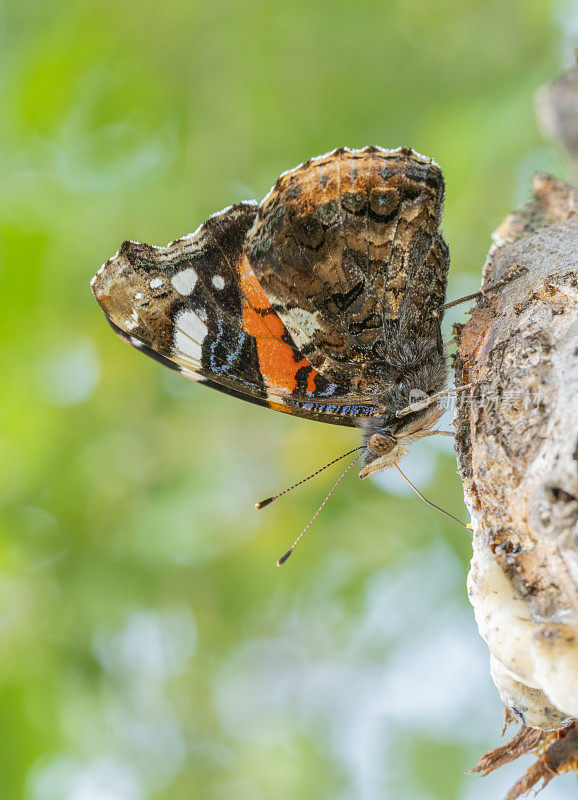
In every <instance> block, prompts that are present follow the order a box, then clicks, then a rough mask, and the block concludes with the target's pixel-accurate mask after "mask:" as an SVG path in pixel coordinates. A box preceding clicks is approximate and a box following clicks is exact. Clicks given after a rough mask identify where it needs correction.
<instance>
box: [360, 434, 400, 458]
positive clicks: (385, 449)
mask: <svg viewBox="0 0 578 800" xmlns="http://www.w3.org/2000/svg"><path fill="white" fill-rule="evenodd" d="M396 445H397V441H396V440H395V439H394V437H393V436H388V435H385V436H384V435H383V434H381V433H375V434H374V435H373V436H372V437H371V439H370V440H369V442H368V443H367V446H368V447H369V449H370V450H371V451H372V452H373V453H376V454H377V455H380V456H385V455H387V454H388V453H391V451H392V450H393V449H394V447H395V446H396Z"/></svg>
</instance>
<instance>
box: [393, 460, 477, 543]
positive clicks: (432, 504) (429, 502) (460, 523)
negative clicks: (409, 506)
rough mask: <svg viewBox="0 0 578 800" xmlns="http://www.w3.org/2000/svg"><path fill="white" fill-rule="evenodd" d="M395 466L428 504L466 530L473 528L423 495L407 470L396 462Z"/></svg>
mask: <svg viewBox="0 0 578 800" xmlns="http://www.w3.org/2000/svg"><path fill="white" fill-rule="evenodd" d="M394 467H395V468H396V470H397V471H398V472H399V474H400V475H401V476H402V477H403V478H404V479H405V480H406V481H407V482H408V483H409V485H410V486H411V488H412V489H413V490H414V492H415V493H416V494H417V495H418V496H419V497H421V499H422V500H423V501H424V503H427V504H428V506H431V507H432V508H437V510H438V511H441V512H442V514H445V515H446V517H450V518H451V519H453V520H455V521H456V522H457V523H458V524H459V525H461V526H462V527H463V528H465V529H466V530H468V531H471V530H472V529H471V527H470V526H469V525H466V523H465V522H462V521H461V519H458V518H457V517H454V515H453V514H450V512H449V511H446V510H445V508H440V507H439V506H436V504H435V503H432V501H431V500H428V499H427V497H424V496H423V494H422V493H421V492H420V490H419V489H418V488H417V486H414V484H413V483H412V482H411V481H410V479H409V478H408V477H407V475H406V474H405V472H402V470H401V468H400V467H399V466H398V465H397V464H394Z"/></svg>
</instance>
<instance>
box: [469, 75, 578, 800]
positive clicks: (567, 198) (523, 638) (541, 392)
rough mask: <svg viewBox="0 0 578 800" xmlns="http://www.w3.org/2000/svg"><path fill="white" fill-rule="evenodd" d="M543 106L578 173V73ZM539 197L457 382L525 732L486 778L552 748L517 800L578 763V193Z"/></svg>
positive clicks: (542, 186)
mask: <svg viewBox="0 0 578 800" xmlns="http://www.w3.org/2000/svg"><path fill="white" fill-rule="evenodd" d="M560 85H562V87H563V91H561V90H560ZM569 87H570V88H569ZM571 90H573V91H574V94H572V91H571ZM560 97H562V99H563V107H559V106H557V105H556V103H557V102H562V101H559V98H560ZM572 98H573V100H572ZM537 108H538V113H539V114H544V113H546V112H547V115H549V116H548V120H549V123H548V124H550V128H548V124H544V127H545V128H546V129H547V130H553V131H554V132H556V133H557V135H561V134H560V130H561V126H562V125H563V124H564V125H565V128H564V136H563V140H564V141H565V142H566V144H567V145H568V146H569V147H570V148H572V147H574V145H575V146H576V150H575V151H573V152H571V155H572V156H573V157H574V158H575V159H577V160H576V163H578V158H577V157H578V69H574V70H573V71H571V73H569V74H568V75H567V76H562V78H559V79H557V81H555V82H554V83H553V84H552V86H551V87H548V88H547V89H542V90H540V92H539V93H538V102H537ZM544 109H546V112H545V111H544ZM553 119H554V120H557V121H558V122H557V127H556V125H554V124H553V123H552V120H553ZM560 120H562V122H560ZM568 120H571V124H570V125H569V124H568ZM572 125H574V128H572ZM532 192H533V198H532V200H531V201H530V202H529V203H527V204H526V205H525V206H523V207H522V208H520V209H518V211H515V212H514V213H512V214H510V215H508V217H506V219H505V220H504V222H503V223H502V225H501V226H500V227H499V228H498V230H497V231H496V232H495V233H494V236H493V241H494V244H493V246H492V247H491V249H490V252H489V254H488V258H487V261H486V264H485V266H484V271H483V281H482V289H483V290H484V291H485V294H484V295H483V296H482V297H481V298H480V300H478V302H477V304H476V307H475V309H474V310H473V313H472V316H471V319H470V320H469V322H468V323H467V324H466V325H464V326H463V327H460V328H459V329H458V330H457V331H456V333H457V339H458V353H457V355H456V359H455V371H456V384H461V383H470V382H473V383H474V384H475V386H474V388H473V389H471V390H470V391H469V392H468V394H467V395H466V396H462V397H461V398H460V403H459V406H458V409H457V415H456V447H457V453H458V467H459V472H460V476H461V478H462V481H463V485H464V494H465V499H466V503H467V505H468V508H469V510H470V513H471V524H472V528H473V558H472V563H471V569H470V574H469V578H468V593H469V596H470V600H471V602H472V605H473V607H474V612H475V617H476V622H477V624H478V629H479V631H480V634H481V635H482V636H483V638H484V639H485V641H486V642H487V644H488V647H489V650H490V666H491V672H492V677H493V679H494V682H495V684H496V686H497V688H498V691H499V692H500V696H501V698H502V700H503V702H504V704H505V705H506V707H507V709H509V713H510V714H511V715H512V714H513V715H514V717H516V718H517V719H518V720H519V721H520V722H522V723H523V725H524V726H525V728H523V729H522V730H521V731H520V733H519V734H517V736H516V737H514V739H513V740H512V742H510V743H508V744H507V745H504V746H502V747H501V748H497V750H495V751H492V752H491V753H488V754H486V756H484V757H483V758H482V760H481V762H480V764H479V765H478V767H476V770H475V771H479V772H487V771H491V770H492V769H495V768H496V767H497V766H500V765H501V764H502V763H506V762H507V761H510V760H512V759H513V758H516V757H517V756H518V755H520V754H522V753H524V752H528V751H533V750H534V749H536V748H537V747H538V746H540V747H541V748H542V750H543V749H544V747H545V745H546V744H547V743H548V742H549V739H552V740H553V743H551V744H550V746H549V749H546V750H545V751H544V752H543V753H542V755H541V756H540V757H539V759H538V761H537V762H536V764H535V765H534V766H533V767H532V768H531V769H530V770H529V771H528V772H527V773H526V775H524V776H523V778H522V779H521V780H520V781H519V782H518V784H516V786H515V787H514V788H513V789H512V792H511V793H510V794H509V796H508V797H509V800H513V798H516V797H519V796H520V794H521V793H522V792H524V791H526V790H527V789H528V788H529V787H531V786H533V785H535V784H536V783H537V782H538V781H539V780H540V779H542V780H543V782H544V784H545V783H547V782H548V780H550V779H551V778H552V777H553V775H554V774H556V773H557V772H560V771H562V770H563V769H567V768H568V767H569V766H571V765H572V764H577V763H578V762H577V761H576V759H577V757H578V736H577V734H576V724H575V722H574V720H576V719H578V190H576V189H575V188H574V187H572V186H570V185H568V184H566V183H564V182H562V181H560V180H557V179H555V178H553V177H551V176H549V175H543V174H541V175H537V176H536V177H535V178H534V181H533V185H532ZM508 276H513V277H512V279H511V280H509V281H507V282H505V283H501V282H502V280H503V279H504V278H507V277H508ZM498 282H500V286H499V287H498V288H497V289H495V290H492V289H491V286H492V285H493V284H496V283H498ZM458 397H459V395H458ZM531 729H537V730H535V731H532V730H531ZM552 731H557V732H558V733H555V734H552V733H549V732H552ZM561 741H565V742H566V744H565V745H564V747H562V745H561V744H560V742H561ZM552 748H554V750H553V749H552ZM556 748H557V749H556ZM559 751H560V752H559Z"/></svg>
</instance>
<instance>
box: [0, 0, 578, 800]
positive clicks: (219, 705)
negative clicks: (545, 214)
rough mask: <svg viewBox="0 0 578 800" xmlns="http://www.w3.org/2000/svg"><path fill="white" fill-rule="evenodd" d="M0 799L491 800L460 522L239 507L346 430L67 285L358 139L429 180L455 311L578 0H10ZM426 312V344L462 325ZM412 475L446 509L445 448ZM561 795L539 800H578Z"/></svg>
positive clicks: (352, 491)
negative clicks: (186, 354) (420, 159)
mask: <svg viewBox="0 0 578 800" xmlns="http://www.w3.org/2000/svg"><path fill="white" fill-rule="evenodd" d="M0 21H1V26H0V35H1V39H0V157H1V165H2V178H1V180H0V360H1V373H0V375H1V377H0V385H1V391H0V499H1V512H0V652H1V655H0V741H1V742H2V745H1V747H0V787H1V788H0V796H1V798H2V800H20V798H24V800H169V799H170V800H205V798H207V799H208V798H211V800H212V799H213V798H214V799H216V800H225V798H227V800H228V799H229V798H232V797H234V798H240V799H241V800H269V798H275V800H297V799H298V800H308V799H309V798H311V800H313V799H315V800H317V799H318V798H327V799H329V800H350V799H353V798H355V800H389V798H395V799H396V800H399V799H400V798H401V799H402V800H403V799H404V798H411V800H486V799H487V800H493V799H494V798H499V797H501V796H502V795H503V794H504V792H505V789H506V787H507V786H508V785H509V784H511V783H512V782H513V779H514V778H515V777H516V776H517V775H518V773H519V772H520V770H521V769H522V767H524V766H526V765H527V763H528V762H525V763H523V764H518V765H516V766H515V767H513V768H510V769H506V770H504V771H503V772H502V773H501V774H498V775H495V776H492V777H490V778H487V779H484V780H482V779H480V778H476V777H468V776H466V775H464V770H466V769H467V768H468V767H470V766H472V765H473V764H474V763H475V761H476V758H477V756H478V755H479V754H480V753H481V752H483V751H484V750H485V749H487V748H489V747H491V746H493V745H494V744H496V743H497V742H498V741H499V729H500V725H501V706H500V703H499V701H498V698H497V694H496V692H495V690H494V689H493V686H492V684H491V681H490V678H489V674H488V658H487V653H486V651H485V646H484V645H483V643H482V642H481V640H480V639H479V637H478V635H477V632H476V628H475V625H474V622H473V617H472V611H471V609H470V607H469V605H468V603H467V598H466V592H465V574H466V570H467V564H468V559H469V554H470V548H469V543H468V537H467V535H465V534H464V531H463V529H461V528H460V527H459V526H457V525H456V524H455V523H453V522H451V521H449V520H447V519H446V518H444V517H443V516H442V515H440V514H437V513H435V512H434V511H432V510H431V509H429V508H428V507H426V506H425V505H424V504H423V503H421V502H420V501H419V500H417V499H416V498H415V497H414V496H410V495H409V494H408V492H407V487H405V486H404V485H402V484H401V480H400V479H399V476H396V475H391V476H385V477H382V478H380V479H378V480H375V481H366V482H364V483H363V484H362V483H361V482H360V481H359V480H358V479H357V478H356V477H355V475H354V474H350V476H348V478H347V480H346V481H344V483H343V484H342V486H341V487H340V488H339V490H338V492H336V493H335V495H334V497H333V498H332V500H331V502H330V503H329V504H328V505H327V507H326V509H325V510H324V511H323V514H322V515H321V516H320V518H319V519H318V521H317V522H316V524H315V527H314V528H313V529H312V531H311V533H310V534H309V535H308V538H307V539H306V540H305V541H304V542H303V543H302V546H301V548H300V550H298V551H297V553H296V554H295V555H294V557H293V558H292V559H291V561H290V562H289V563H288V564H287V565H286V566H285V567H284V568H283V569H276V568H275V559H276V557H277V556H278V555H279V554H280V553H282V552H284V550H285V549H286V548H287V546H288V544H289V543H290V542H291V541H292V539H293V538H294V537H295V535H296V534H297V533H298V532H299V530H300V529H301V528H302V527H303V525H304V524H305V523H306V522H307V521H308V519H309V518H310V516H311V515H312V514H313V512H314V511H315V509H316V507H317V505H318V504H319V502H320V501H321V500H322V499H323V497H324V496H325V493H326V491H327V487H328V486H329V485H330V484H331V483H332V481H333V480H334V479H335V478H334V476H333V475H330V474H328V473H324V475H323V477H321V476H320V477H319V478H318V479H316V480H315V481H311V482H310V483H308V484H307V485H306V486H304V487H303V488H301V489H300V490H299V492H295V493H294V494H292V495H290V496H288V497H287V498H284V499H283V500H282V501H279V503H278V504H275V505H273V506H271V507H270V508H268V509H267V510H266V511H263V512H262V513H260V514H257V513H256V512H255V511H254V510H253V508H252V506H253V503H254V502H255V501H256V500H258V499H260V498H262V497H264V496H267V495H269V494H271V493H272V492H274V491H275V490H278V489H281V488H283V487H284V486H286V485H288V484H290V483H292V482H293V481H295V480H298V479H299V478H301V477H303V476H304V475H306V474H307V473H308V472H309V471H311V470H312V469H314V468H316V467H317V466H319V465H320V464H322V463H324V462H325V461H327V460H329V459H331V458H332V457H334V456H335V455H337V454H338V453H340V452H342V451H343V450H345V449H347V448H349V447H353V446H355V444H356V443H357V434H356V433H355V431H348V430H345V429H339V428H333V427H331V426H324V425H320V424H318V423H310V422H307V421H302V420H298V419H292V418H289V417H287V416H285V415H282V414H274V413H273V412H269V411H266V410H263V409H259V408H256V407H254V406H250V405H245V404H243V403H241V402H239V401H237V400H233V399H231V398H227V397H225V396H223V395H220V394H217V393H211V392H210V391H208V390H205V389H203V388H202V387H199V386H197V385H194V384H192V383H189V382H187V381H185V380H184V379H183V378H181V377H179V376H177V375H175V374H172V373H170V372H169V371H168V370H164V369H163V368H162V367H160V366H159V365H156V364H154V363H153V362H152V361H149V360H148V359H145V358H144V357H142V356H141V355H139V354H138V353H137V352H135V351H133V350H132V349H131V348H129V347H127V346H126V345H125V344H123V343H122V342H121V341H120V340H118V339H117V338H116V337H115V336H114V335H113V333H112V332H111V330H110V329H109V327H108V325H107V324H106V322H105V319H104V317H103V316H102V314H101V312H100V310H99V308H98V306H97V304H96V303H95V302H94V300H93V298H92V296H91V293H90V291H89V280H90V278H91V276H92V275H93V274H94V272H95V271H96V270H97V269H98V267H99V266H100V264H101V263H102V262H103V261H104V260H105V259H106V258H108V257H109V256H110V255H112V254H113V253H114V252H115V251H116V249H117V248H118V246H119V244H120V242H121V241H122V240H123V239H127V238H128V239H135V240H141V241H146V242H149V243H154V244H164V243H166V242H167V241H169V240H171V239H174V238H176V237H178V236H181V235H183V234H186V233H188V232H190V231H192V230H194V229H195V228H196V227H197V225H198V224H199V223H200V222H201V221H202V220H204V219H205V217H206V216H207V215H208V214H210V213H212V212H214V211H216V210H218V209H220V208H222V207H223V206H225V205H228V204H230V203H233V202H237V201H239V200H242V199H250V198H257V199H260V198H261V197H262V196H263V195H264V194H265V193H266V192H267V190H268V189H269V187H270V186H271V185H272V184H273V183H274V181H275V179H276V177H277V175H278V174H279V173H280V172H281V171H283V170H285V169H287V168H290V167H292V166H295V165H296V164H298V163H299V162H301V161H303V160H305V159H307V158H308V157H309V156H312V155H317V154H319V153H323V152H324V151H327V150H330V149H332V148H334V147H336V146H340V145H343V144H347V145H349V146H352V147H359V146H363V145H365V144H373V143H375V144H380V145H383V146H386V147H395V146H397V145H402V144H403V145H409V146H412V147H414V148H416V149H417V150H419V151H420V152H423V153H426V154H428V155H432V156H434V157H435V158H436V160H437V161H438V162H439V163H440V164H441V166H442V168H443V170H444V173H445V177H446V182H447V205H446V216H445V222H444V230H445V234H446V237H447V239H448V240H449V243H450V247H451V252H452V267H451V281H450V288H449V292H448V296H449V297H456V296H459V295H461V294H463V293H465V292H467V291H472V290H475V289H476V288H477V287H478V285H479V280H480V268H481V265H482V263H483V261H484V257H485V253H486V251H487V249H488V245H489V236H490V232H491V230H492V229H493V228H495V227H496V226H497V224H498V223H499V222H500V221H501V219H502V217H503V216H504V214H505V213H506V212H508V211H509V210H511V209H512V208H513V207H515V206H516V205H517V204H519V203H520V202H523V201H524V200H525V199H526V197H527V196H528V187H529V179H530V176H531V174H532V173H533V172H534V171H535V170H537V169H547V170H550V171H552V172H554V173H555V174H557V175H558V176H560V177H564V176H567V175H568V174H569V170H568V165H567V163H566V161H565V158H564V155H563V153H562V152H561V151H559V150H557V149H556V147H555V146H553V145H552V144H551V143H548V142H546V141H544V140H543V138H542V137H541V135H540V133H539V131H538V130H537V127H536V124H535V121H534V114H533V93H534V90H535V89H536V87H537V86H538V85H540V84H542V83H544V82H545V81H547V80H549V79H550V78H551V77H553V75H555V74H556V73H557V72H558V71H559V70H560V69H561V68H562V67H564V66H565V65H566V64H567V63H568V62H569V60H570V57H571V51H572V47H573V46H575V45H576V43H577V41H578V5H577V4H576V2H546V1H545V0H513V1H512V2H509V3H503V2H502V0H483V1H482V0H462V2H460V3H455V2H453V1H452V2H450V0H440V2H435V3H434V2H429V1H428V0H420V1H419V2H407V0H391V1H390V0H380V2H372V1H371V0H359V2H357V3H351V2H344V1H343V0H334V2H332V3H324V2H314V1H313V2H312V1H311V0H297V1H296V2H289V3H275V2H269V1H268V0H248V1H247V2H241V0H228V1H226V0H224V1H223V0H216V2H213V3H209V2H199V0H192V1H191V0H164V2H163V3H157V2H152V0H138V2H137V0H123V1H122V2H118V0H115V1H114V2H113V0H84V1H83V2H80V3H78V2H73V0H53V2H41V1H40V0H6V1H5V2H4V3H3V5H2V6H1V7H0ZM458 316H459V313H458V314H456V315H454V316H453V317H452V318H450V319H449V320H448V323H447V325H446V330H449V324H450V323H451V321H452V319H456V318H457V317H458ZM406 468H407V471H408V473H409V474H410V476H411V477H412V478H413V479H414V480H416V481H417V482H418V484H419V485H420V487H421V488H422V490H423V491H424V492H426V493H427V494H428V495H429V496H430V497H431V498H432V499H434V500H435V501H436V502H437V503H439V504H441V505H442V506H443V507H444V508H447V509H448V510H450V511H452V512H454V513H456V514H457V515H459V516H460V517H461V518H462V519H467V517H466V512H465V508H464V506H463V500H462V494H461V487H460V482H459V480H458V477H457V475H456V467H455V459H454V456H453V454H452V451H451V442H450V443H448V441H447V440H444V439H442V441H441V442H436V441H435V440H429V439H427V440H424V441H423V442H421V443H419V444H418V445H416V446H414V451H413V453H412V454H410V456H408V458H407V461H406ZM575 793H576V783H575V780H574V779H573V778H571V777H567V778H563V779H561V780H558V781H557V782H554V784H552V785H551V786H550V787H548V789H547V790H546V791H545V793H544V795H543V796H544V800H554V799H555V798H556V799H557V800H561V799H562V798H570V797H575Z"/></svg>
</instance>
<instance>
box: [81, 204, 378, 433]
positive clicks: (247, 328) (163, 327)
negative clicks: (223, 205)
mask: <svg viewBox="0 0 578 800" xmlns="http://www.w3.org/2000/svg"><path fill="white" fill-rule="evenodd" d="M256 213H257V205H256V204H255V203H252V202H251V203H241V204H238V205H235V206H231V207H230V208H227V209H225V210H224V211H222V212H219V213H218V214H215V215H213V216H212V217H209V219H208V220H207V221H206V222H205V223H204V224H203V225H201V226H200V228H199V229H198V230H197V231H196V232H195V233H193V234H190V235H189V236H186V237H184V238H182V239H178V240H176V241H174V242H171V243H170V244H169V245H168V246H167V247H165V248H162V247H151V246H150V245H146V244H141V243H137V242H124V244H123V245H122V246H121V248H120V250H119V251H118V253H117V254H116V255H115V256H114V257H113V258H111V259H109V260H108V261H107V262H106V263H105V264H104V265H103V267H102V268H101V269H100V270H99V272H98V273H97V275H96V276H95V277H94V278H93V281H92V284H91V286H92V290H93V292H94V295H95V297H96V299H97V301H98V303H99V305H100V306H101V308H102V310H103V311H104V313H105V314H106V316H107V319H108V321H109V322H110V324H111V326H112V327H113V329H114V330H115V332H116V333H117V334H118V335H119V336H120V337H121V338H123V339H124V340H126V341H128V342H129V343H130V344H131V345H132V346H134V347H136V348H137V349H139V350H141V351H142V352H144V353H145V354H147V355H148V356H150V357H152V358H154V359H155V360H157V361H159V362H161V363H163V364H165V365H166V366H169V367H171V368H172V369H175V370H177V371H179V372H180V373H181V374H183V375H185V376H186V377H188V378H190V379H192V380H195V381H198V382H200V383H202V384H204V385H206V386H210V387H212V388H215V389H218V390H219V391H222V392H225V393H227V394H230V395H233V396H235V397H239V398H242V399H244V400H247V401H249V402H253V403H257V404H259V405H263V406H267V407H269V408H274V409H275V410H278V411H285V412H288V413H292V414H296V415H298V416H303V417H306V418H309V419H314V420H318V421H322V422H329V423H332V424H337V425H348V426H353V425H355V420H356V419H357V418H358V417H361V416H371V415H372V414H373V413H375V409H374V407H373V406H371V405H368V404H365V405H364V404H360V403H355V402H352V401H351V398H349V397H347V388H346V387H345V386H344V384H343V383H341V384H338V383H337V382H331V381H328V380H327V379H325V378H324V377H323V376H321V375H320V374H319V373H318V372H317V371H316V370H315V369H314V368H313V367H312V366H311V364H310V363H309V361H308V360H307V359H306V358H305V357H304V356H303V354H302V353H301V352H300V351H299V349H298V348H297V347H296V345H295V343H294V341H293V339H292V337H291V336H290V334H289V333H288V331H287V329H286V328H285V326H284V324H283V323H282V321H281V319H280V318H279V317H278V315H277V314H276V313H275V312H274V310H273V308H272V305H271V302H270V301H269V299H268V297H267V295H266V294H265V293H264V292H263V289H262V287H261V285H260V284H259V281H258V280H257V278H256V276H255V274H254V272H253V270H252V268H251V265H250V264H249V262H248V260H247V258H246V255H245V253H244V250H243V246H244V242H245V237H246V234H247V232H248V231H249V229H250V227H251V226H252V224H253V222H254V220H255V217H256ZM345 397H347V400H346V401H345V400H344V398H345Z"/></svg>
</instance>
